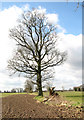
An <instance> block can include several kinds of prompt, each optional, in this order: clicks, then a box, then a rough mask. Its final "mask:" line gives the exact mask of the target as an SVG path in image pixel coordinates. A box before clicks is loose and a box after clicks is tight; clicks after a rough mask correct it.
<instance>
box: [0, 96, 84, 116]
mask: <svg viewBox="0 0 84 120" xmlns="http://www.w3.org/2000/svg"><path fill="white" fill-rule="evenodd" d="M34 97H35V96H34V95H29V94H16V95H10V96H7V97H2V117H3V118H82V114H83V113H82V108H81V107H76V106H49V105H47V104H44V103H41V102H37V100H35V99H33V98H34Z"/></svg>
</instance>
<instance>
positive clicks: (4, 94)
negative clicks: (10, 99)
mask: <svg viewBox="0 0 84 120" xmlns="http://www.w3.org/2000/svg"><path fill="white" fill-rule="evenodd" d="M16 94H27V93H0V97H7V96H9V95H16Z"/></svg>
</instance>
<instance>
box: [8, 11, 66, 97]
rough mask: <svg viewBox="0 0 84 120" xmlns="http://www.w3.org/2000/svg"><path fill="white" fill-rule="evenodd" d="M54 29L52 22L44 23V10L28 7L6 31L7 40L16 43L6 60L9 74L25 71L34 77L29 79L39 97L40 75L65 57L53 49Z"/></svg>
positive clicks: (54, 43) (45, 20)
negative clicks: (35, 86) (36, 88)
mask: <svg viewBox="0 0 84 120" xmlns="http://www.w3.org/2000/svg"><path fill="white" fill-rule="evenodd" d="M56 29H57V27H56V25H54V24H51V23H49V22H48V17H47V15H46V13H43V12H40V11H39V10H38V9H32V10H31V11H28V12H24V13H23V14H22V18H21V19H19V21H18V26H16V27H14V28H13V29H11V30H10V34H9V35H10V37H11V39H14V40H15V41H16V42H17V50H16V52H15V55H14V56H13V58H12V59H10V60H9V61H8V68H9V69H10V70H11V71H12V72H13V73H16V72H19V73H25V74H26V75H27V77H28V78H36V81H32V82H33V83H35V84H36V85H37V86H38V95H39V96H43V92H42V78H43V77H44V74H46V72H47V70H49V69H51V68H52V67H54V66H58V65H61V64H62V63H64V61H65V60H66V52H60V51H59V50H58V49H57V48H56V42H57V39H58V38H57V33H56ZM45 71H46V72H45Z"/></svg>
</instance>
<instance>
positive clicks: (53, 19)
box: [47, 14, 58, 24]
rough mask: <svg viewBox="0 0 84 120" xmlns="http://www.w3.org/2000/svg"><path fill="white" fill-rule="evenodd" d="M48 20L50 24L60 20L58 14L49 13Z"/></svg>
mask: <svg viewBox="0 0 84 120" xmlns="http://www.w3.org/2000/svg"><path fill="white" fill-rule="evenodd" d="M47 17H48V22H49V23H50V24H57V22H58V15H57V14H47Z"/></svg>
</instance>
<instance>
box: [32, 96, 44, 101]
mask: <svg viewBox="0 0 84 120" xmlns="http://www.w3.org/2000/svg"><path fill="white" fill-rule="evenodd" d="M44 98H45V97H42V96H35V97H34V99H35V100H38V101H40V102H42V101H43V100H44Z"/></svg>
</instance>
